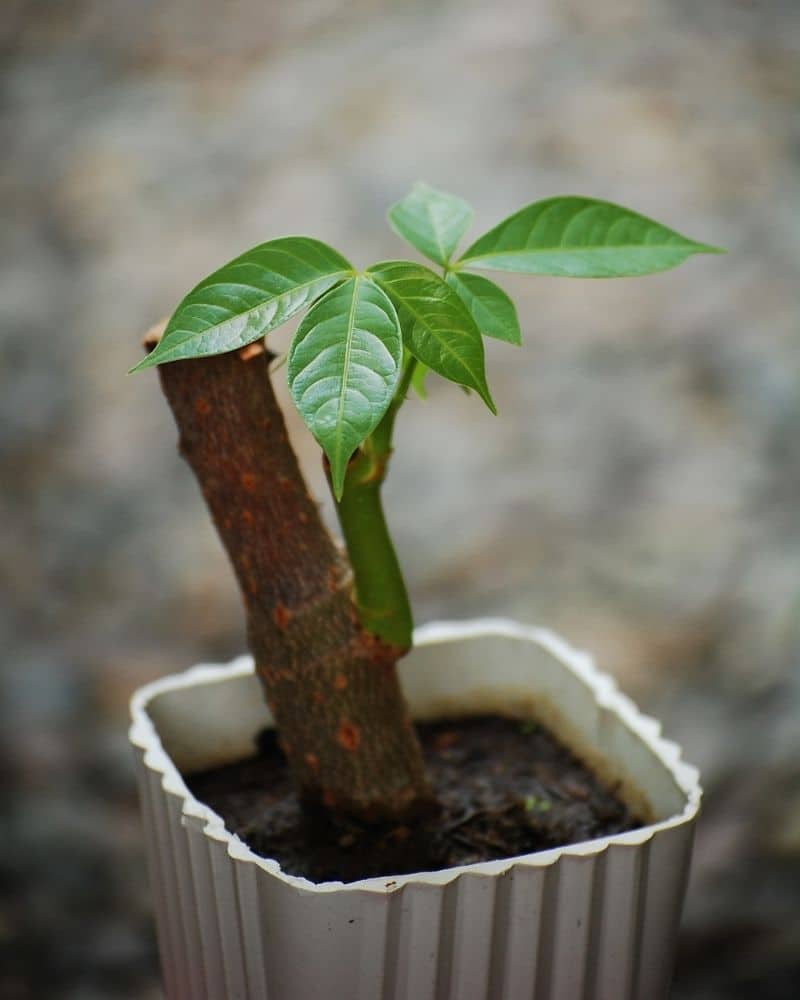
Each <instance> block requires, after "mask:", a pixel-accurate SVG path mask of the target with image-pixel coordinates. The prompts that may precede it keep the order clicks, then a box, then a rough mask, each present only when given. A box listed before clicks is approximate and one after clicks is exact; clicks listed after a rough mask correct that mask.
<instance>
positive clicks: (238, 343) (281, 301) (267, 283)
mask: <svg viewBox="0 0 800 1000" xmlns="http://www.w3.org/2000/svg"><path fill="white" fill-rule="evenodd" d="M352 270H353V269H352V265H351V264H350V263H349V261H347V260H345V258H344V257H342V256H341V254H339V253H338V252H337V251H336V250H334V249H333V248H332V247H329V246H327V245H326V244H325V243H322V242H320V241H319V240H314V239H311V238H309V237H305V236H286V237H282V238H280V239H277V240H270V241H269V242H267V243H261V244H259V245H258V246H256V247H253V248H252V249H250V250H248V251H246V252H245V253H243V254H241V255H240V256H239V257H236V258H234V259H233V260H232V261H229V262H228V263H227V264H225V265H223V266H222V267H221V268H219V269H218V270H216V271H214V273H213V274H210V275H209V276H208V277H207V278H205V279H204V280H203V281H201V282H200V284H199V285H197V286H196V287H195V288H193V289H192V291H191V292H189V294H188V295H186V296H185V297H184V298H183V300H182V301H181V302H180V304H179V305H178V307H177V309H176V310H175V312H174V313H173V314H172V316H171V317H170V319H169V322H168V323H167V326H166V329H165V330H164V334H163V336H162V337H161V340H160V341H159V343H158V346H157V347H156V349H155V350H154V351H152V352H151V353H150V354H149V355H148V356H147V357H146V358H143V359H142V361H140V362H139V364H137V365H136V366H134V368H132V369H131V371H139V370H141V369H143V368H151V367H153V366H154V365H158V364H165V363H167V362H170V361H180V360H186V359H189V358H200V357H208V356H211V355H214V354H224V353H225V352H227V351H233V350H238V349H239V348H242V347H246V346H247V344H250V343H252V342H253V341H254V340H258V338H259V337H263V336H264V335H265V334H266V333H269V331H270V330H273V329H275V327H276V326H279V325H280V324H281V323H284V322H285V321H286V320H288V319H290V318H291V317H292V316H294V315H295V314H296V313H297V312H299V311H300V310H301V309H304V308H305V307H306V306H308V305H310V304H311V303H312V302H313V301H315V300H316V299H317V298H319V296H320V295H322V294H324V293H325V292H326V291H328V289H329V288H330V287H331V286H332V285H334V284H335V283H336V282H337V281H340V280H341V279H342V278H343V277H345V276H347V275H348V274H351V273H352Z"/></svg>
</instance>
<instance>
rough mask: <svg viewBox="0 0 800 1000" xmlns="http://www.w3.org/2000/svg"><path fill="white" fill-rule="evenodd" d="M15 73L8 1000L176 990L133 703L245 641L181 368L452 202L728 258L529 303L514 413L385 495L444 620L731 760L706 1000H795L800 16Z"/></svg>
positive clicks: (712, 817)
mask: <svg viewBox="0 0 800 1000" xmlns="http://www.w3.org/2000/svg"><path fill="white" fill-rule="evenodd" d="M0 46H2V95H1V96H0V141H1V142H2V150H3V154H2V161H0V199H2V203H3V209H2V215H3V219H4V222H3V225H2V227H1V228H0V245H1V246H2V255H3V267H2V272H1V277H0V310H1V311H2V323H1V324H0V352H1V353H0V357H1V358H2V364H1V373H0V382H1V384H0V456H1V461H2V472H1V473H0V475H1V478H2V489H1V492H0V514H1V515H2V519H1V520H0V588H2V590H1V596H0V636H1V637H2V647H1V648H2V674H1V675H0V741H2V775H1V777H2V786H3V798H2V803H3V807H2V820H1V823H2V827H1V828H0V845H2V846H1V848H0V880H1V881H2V887H3V893H2V903H1V904H0V950H1V951H2V956H1V957H0V995H2V996H3V997H4V998H8V1000H23V998H39V997H42V998H48V1000H62V998H63V1000H78V998H80V1000H94V998H140V1000H151V998H156V997H158V996H160V995H161V993H160V986H159V980H158V971H157V960H156V956H155V951H154V936H153V931H152V926H151V909H150V901H149V895H148V889H147V883H146V878H145V873H144V862H143V857H142V843H141V831H140V827H139V820H138V814H137V806H136V801H135V792H134V786H133V775H132V767H131V761H130V757H129V752H128V749H127V746H126V735H125V730H126V718H127V717H126V702H127V699H128V697H129V695H130V693H131V691H132V690H133V689H134V688H135V687H136V686H137V685H139V684H141V683H143V682H145V681H148V680H150V679H152V678H154V677H157V676H159V675H161V674H164V673H167V672H170V671H175V670H180V669H181V668H183V667H185V666H187V665H189V664H191V663H193V662H195V661H197V660H210V659H219V658H226V657H230V656H232V655H234V654H236V653H238V652H239V651H240V650H241V649H242V646H243V635H242V621H241V615H240V611H239V607H238V598H237V594H236V592H235V590H234V586H233V582H232V578H231V574H230V573H229V571H228V568H227V566H226V564H225V562H224V560H223V557H222V554H221V552H220V548H219V546H218V543H217V540H216V538H215V537H214V535H213V533H212V530H211V527H210V524H209V521H208V519H207V517H206V513H205V510H204V508H203V506H202V503H201V500H200V498H199V495H198V493H197V490H196V488H195V485H194V483H193V481H192V480H191V479H190V476H189V473H188V471H187V469H186V468H184V466H183V465H182V463H181V462H180V461H179V460H178V459H177V457H176V453H175V432H174V427H173V425H172V422H171V418H170V416H169V413H168V411H167V409H166V407H165V405H164V403H163V402H162V400H161V398H160V395H159V391H158V388H157V379H156V377H155V376H154V375H153V374H152V373H148V374H144V375H140V376H137V377H135V378H127V377H126V376H125V371H126V369H127V368H128V367H129V366H130V365H131V364H132V363H133V362H134V361H135V360H136V359H137V358H138V356H139V341H140V336H141V333H142V331H144V330H145V329H146V328H147V327H148V326H149V325H150V324H151V323H153V322H154V321H156V320H158V319H159V318H160V317H161V316H162V315H163V314H165V313H168V312H169V311H170V310H171V308H172V307H173V306H174V305H175V304H176V302H177V300H178V298H179V297H180V296H181V295H182V294H183V292H184V291H185V290H186V289H187V287H189V286H190V285H192V284H193V283H195V281H196V280H198V279H199V278H200V277H201V276H203V275H205V274H206V273H207V272H209V271H210V270H212V269H214V268H215V267H216V266H217V265H219V264H220V263H222V262H224V261H225V260H227V259H229V258H230V257H232V256H234V255H235V254H236V253H238V252H240V251H241V250H243V249H245V248H247V247H249V246H250V245H252V244H255V243H257V242H261V241H262V240H264V239H267V238H270V237H274V236H278V235H284V234H286V233H289V232H297V233H308V234H311V235H315V236H318V237H320V238H322V239H325V240H327V241H329V242H331V243H333V244H334V245H335V246H337V247H339V248H340V249H342V250H343V251H344V252H345V253H347V254H348V255H349V256H352V258H353V259H354V260H355V261H357V262H361V263H362V264H366V263H368V262H369V261H371V260H373V259H376V258H381V257H392V256H397V255H401V254H405V253H406V251H405V249H404V248H403V247H402V245H401V244H400V242H399V241H398V240H397V238H396V237H394V236H393V234H392V233H391V232H390V231H389V230H388V228H387V227H386V225H385V224H384V221H383V213H384V210H385V208H386V206H387V205H388V204H389V203H390V202H391V201H392V200H394V199H396V198H398V197H400V196H402V195H403V194H404V193H405V191H406V190H407V188H408V187H409V186H410V185H411V183H412V182H413V181H414V180H416V179H418V178H420V179H425V180H427V181H428V182H429V183H432V184H434V185H437V186H440V187H443V188H446V189H448V188H449V189H451V190H453V191H455V192H456V193H458V194H460V195H462V196H464V197H466V198H468V199H469V200H471V201H472V202H473V203H474V204H475V205H476V206H477V219H476V230H475V232H477V231H478V230H479V229H480V228H485V227H487V226H488V225H490V224H492V223H494V222H495V221H497V220H498V219H499V218H501V217H502V216H504V215H505V214H507V213H508V212H509V211H511V210H513V209H515V208H517V207H518V206H520V205H521V204H523V203H525V202H526V201H531V200H534V199H536V198H539V197H543V196H547V195H551V194H558V193H583V194H591V195H594V196H598V197H605V198H609V199H612V200H618V201H623V202H624V203H626V204H629V205H631V206H632V207H636V208H638V209H639V210H641V211H643V212H645V213H647V214H652V215H653V216H655V217H656V218H658V219H661V220H663V221H665V222H666V223H668V224H670V225H673V226H674V227H675V228H677V229H679V230H681V231H684V232H686V233H687V234H688V235H690V236H693V237H695V238H697V239H700V240H706V241H709V242H713V243H717V244H722V245H723V246H726V247H727V248H728V249H729V250H730V254H729V256H727V257H725V258H720V257H710V258H696V259H694V260H691V261H690V262H689V263H687V264H686V265H684V266H683V267H682V268H680V269H679V270H677V271H674V272H671V273H668V274H664V275H660V276H655V277H651V278H647V279H642V280H636V281H632V280H626V281H618V282H602V281H597V282H575V283H572V282H569V281H560V280H549V279H524V280H516V279H509V280H508V281H505V282H504V284H505V285H506V287H507V288H508V289H509V290H510V291H512V292H513V293H514V294H515V295H516V296H517V299H518V302H519V306H520V312H521V316H522V319H523V329H524V335H525V346H524V347H523V348H521V349H513V348H509V347H506V346H504V345H502V344H496V343H494V344H491V345H490V347H489V362H488V363H489V374H490V382H491V384H492V386H493V391H494V395H495V397H496V399H497V400H498V401H499V403H500V407H501V412H500V416H499V418H497V419H494V418H492V417H491V416H490V415H489V414H488V413H487V411H486V410H485V408H484V407H482V406H481V405H480V403H479V402H478V401H477V400H476V399H474V398H467V397H466V396H464V395H463V394H462V393H460V392H459V391H458V390H456V389H453V388H452V387H448V386H447V385H445V384H444V383H439V384H435V383H434V380H433V379H432V380H430V387H431V390H432V391H431V393H430V399H429V400H428V402H426V403H421V402H419V401H413V402H411V403H410V404H409V406H408V408H407V410H405V411H404V412H403V415H402V420H401V425H402V426H401V427H400V430H399V437H400V440H399V454H398V455H397V456H396V459H395V462H394V467H393V470H392V476H391V478H390V483H389V487H388V496H387V500H388V505H389V507H390V512H391V516H392V519H393V522H394V526H395V530H396V533H397V539H398V543H399V547H400V549H401V552H402V554H403V561H404V563H405V566H406V568H407V572H408V577H409V582H410V585H411V588H412V591H413V596H414V601H415V605H416V612H417V617H418V620H426V619H430V618H432V617H441V616H451V617H463V616H471V615H481V614H508V615H513V616H516V617H519V618H521V619H523V620H525V621H532V622H543V623H547V624H549V625H552V626H553V627H555V628H557V629H559V630H561V631H563V632H564V633H565V634H566V635H567V636H568V637H569V638H570V639H571V640H573V641H574V642H575V643H577V644H578V645H581V646H585V647H588V648H590V649H591V650H593V651H594V652H595V653H596V654H597V658H598V659H599V661H600V663H601V664H602V665H603V666H604V667H605V668H606V669H608V670H609V671H610V672H611V673H613V674H614V675H615V676H616V677H617V678H618V679H619V681H620V682H621V683H622V684H623V685H624V686H625V688H626V689H627V690H628V691H629V692H630V693H631V694H633V695H634V696H635V697H636V699H637V700H638V701H639V702H640V703H641V704H642V706H643V707H644V708H645V709H646V710H647V711H649V712H651V713H654V714H657V715H659V716H662V717H663V719H664V721H665V728H666V731H667V733H668V734H670V735H672V736H674V737H676V738H677V739H679V740H680V741H682V743H683V744H684V746H685V750H686V755H687V757H688V758H689V759H690V760H691V761H693V762H697V763H699V764H700V765H701V767H702V769H703V772H704V777H705V784H706V788H707V792H708V794H707V803H706V808H705V814H704V819H703V823H702V826H701V829H700V833H699V839H698V844H697V861H696V866H695V871H694V875H693V881H692V885H691V890H690V897H689V900H688V905H687V912H686V918H685V923H684V929H683V938H682V947H681V955H680V960H679V965H678V971H677V976H676V981H675V987H674V993H673V995H674V997H675V998H678V1000H716V998H750V997H754V996H758V997H759V998H760V1000H778V998H788V997H794V996H796V995H797V993H796V990H797V983H798V979H799V978H800V674H799V673H798V659H799V658H800V617H799V615H798V612H799V611H800V518H799V517H798V499H799V498H800V324H799V321H800V298H799V297H798V281H799V280H800V265H798V261H799V260H800V212H799V211H798V207H799V206H800V169H798V167H799V166H800V164H799V162H798V161H799V159H800V116H798V109H799V108H800V6H798V4H797V2H796V0H761V2H756V0H704V2H703V3H698V2H696V0H603V2H602V3H595V2H593V0H495V2H492V3H488V2H476V0H460V2H455V0H434V2H430V0H429V2H422V0H416V2H414V0H405V2H402V0H394V2H391V0H389V2H387V0H383V2H381V0H349V2H347V0H295V2H293V3H280V4H279V3H275V2H269V0H228V2H226V3H221V2H211V0H194V2H189V0H160V2H156V0H73V2H71V3H47V2H44V0H28V2H25V0H5V2H4V3H3V4H2V9H0ZM286 341H287V338H286V334H285V333H282V334H281V335H280V336H278V337H276V340H275V343H276V344H278V345H285V344H286ZM284 373H285V370H284ZM284 373H281V374H280V375H279V376H277V377H278V378H279V379H281V378H283V377H285V375H284ZM290 419H293V429H294V432H295V435H296V440H297V443H298V447H299V449H300V451H301V454H302V456H303V459H304V461H305V462H306V467H307V469H308V471H309V475H310V476H311V478H312V479H313V482H314V485H315V488H316V489H317V490H318V491H319V495H320V496H321V497H322V496H323V494H324V491H323V488H322V482H321V478H320V475H319V469H318V459H317V457H316V451H315V448H314V447H313V446H312V445H311V444H310V443H309V440H308V438H307V437H306V436H305V435H304V433H303V431H302V430H301V428H299V427H298V426H297V420H296V419H294V418H290Z"/></svg>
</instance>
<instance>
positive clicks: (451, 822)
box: [186, 716, 641, 882]
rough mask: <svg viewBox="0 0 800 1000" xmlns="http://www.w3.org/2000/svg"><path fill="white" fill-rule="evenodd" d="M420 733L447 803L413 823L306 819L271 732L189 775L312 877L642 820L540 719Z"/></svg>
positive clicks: (246, 829)
mask: <svg viewBox="0 0 800 1000" xmlns="http://www.w3.org/2000/svg"><path fill="white" fill-rule="evenodd" d="M417 729H418V732H419V736H420V740H421V742H422V748H423V752H424V755H425V760H426V763H427V767H428V773H429V775H430V778H431V781H432V783H433V786H434V789H435V791H436V794H437V797H438V800H439V803H440V809H439V811H438V812H437V813H436V814H435V815H432V816H430V817H427V818H425V819H424V820H421V821H419V822H417V823H416V824H414V826H413V827H412V826H399V827H398V826H393V827H379V828H376V827H368V826H363V825H361V824H358V823H355V822H349V821H345V822H341V821H338V822H337V824H336V825H334V824H333V823H332V822H331V820H330V819H329V818H327V817H326V816H323V815H309V814H308V813H307V812H305V811H304V810H302V809H301V808H300V805H299V803H298V800H297V797H296V796H295V794H294V791H293V790H292V786H291V783H290V780H289V775H288V772H287V768H286V763H285V760H284V757H283V754H282V753H281V751H280V748H279V747H278V743H277V740H276V737H275V734H274V731H272V730H265V731H264V732H263V733H262V734H261V736H260V737H259V745H258V752H257V753H256V754H255V755H254V756H253V757H250V758H248V759H247V760H244V761H240V762H239V763H236V764H230V765H227V766H225V767H221V768H215V769H213V770H209V771H205V772H202V773H198V774H194V775H191V776H190V777H188V778H187V779H186V780H187V784H188V785H189V788H190V789H191V790H192V792H193V793H194V795H195V796H197V798H199V799H200V800H201V801H203V802H205V803H207V804H208V805H209V806H211V808H212V809H214V810H215V811H216V812H217V813H219V814H220V815H221V816H222V817H223V818H224V820H225V824H226V826H227V827H228V829H229V830H231V831H233V832H234V833H236V834H238V836H239V837H241V839H242V840H244V841H246V843H247V844H249V846H250V847H251V848H252V849H253V850H254V851H255V852H256V853H257V854H260V855H261V856H262V857H269V858H276V859H277V860H278V861H279V862H280V864H281V866H282V868H283V870H284V871H286V872H289V873H290V874H292V875H303V876H305V877H306V878H308V879H310V880H311V881H312V882H325V881H331V880H341V881H342V882H352V881H355V880H357V879H361V878H370V877H372V876H391V875H402V874H408V873H413V872H420V871H436V870H438V869H442V868H452V867H453V866H454V865H464V864H471V863H473V862H477V861H490V860H495V859H498V858H507V857H514V856H515V855H518V854H527V853H530V852H531V851H543V850H547V849H548V848H552V847H560V846H563V845H565V844H574V843H578V842H580V841H583V840H591V839H593V838H595V837H602V836H606V835H609V834H614V833H620V832H622V831H624V830H631V829H635V828H636V827H637V826H641V822H640V820H638V819H637V818H636V817H635V816H633V815H632V814H631V813H630V812H629V811H628V809H627V807H626V806H625V805H624V803H623V802H621V801H620V799H619V798H618V797H617V796H616V794H615V793H614V790H613V789H609V788H607V787H605V786H603V785H602V784H601V783H600V782H599V781H598V779H597V778H595V777H594V775H593V774H592V773H591V771H589V770H588V769H587V768H586V767H585V766H584V765H583V764H582V763H581V762H580V761H579V760H578V759H577V758H576V757H574V756H573V754H572V753H571V752H570V751H569V750H567V749H566V748H565V747H564V746H562V745H561V744H560V743H559V742H558V741H557V740H556V739H555V738H554V737H553V736H552V735H551V734H550V733H549V732H548V731H547V730H546V729H545V728H544V727H542V726H541V725H539V724H538V723H534V722H532V721H525V720H519V719H508V718H502V717H499V716H475V717H473V718H467V719H457V720H456V719H452V720H442V721H437V722H432V723H421V724H419V725H418V727H417Z"/></svg>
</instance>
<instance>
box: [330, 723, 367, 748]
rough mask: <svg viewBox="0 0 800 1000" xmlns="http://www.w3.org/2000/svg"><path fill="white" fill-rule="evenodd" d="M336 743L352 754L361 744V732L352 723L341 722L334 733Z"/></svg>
mask: <svg viewBox="0 0 800 1000" xmlns="http://www.w3.org/2000/svg"><path fill="white" fill-rule="evenodd" d="M336 742H337V743H338V744H339V746H342V747H344V749H345V750H349V751H351V752H353V751H355V750H357V749H358V746H359V744H360V743H361V730H360V729H359V728H358V726H354V725H353V723H352V722H343V723H342V724H341V726H339V729H338V730H337V732H336Z"/></svg>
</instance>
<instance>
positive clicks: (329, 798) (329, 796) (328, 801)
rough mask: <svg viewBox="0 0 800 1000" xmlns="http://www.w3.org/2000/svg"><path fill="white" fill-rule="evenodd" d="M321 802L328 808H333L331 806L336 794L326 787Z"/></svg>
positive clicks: (334, 802)
mask: <svg viewBox="0 0 800 1000" xmlns="http://www.w3.org/2000/svg"><path fill="white" fill-rule="evenodd" d="M322 804H323V805H324V806H327V807H328V809H333V807H334V806H335V805H336V796H335V795H334V794H333V792H331V791H328V789H327V788H326V789H325V791H324V792H323V793H322Z"/></svg>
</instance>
